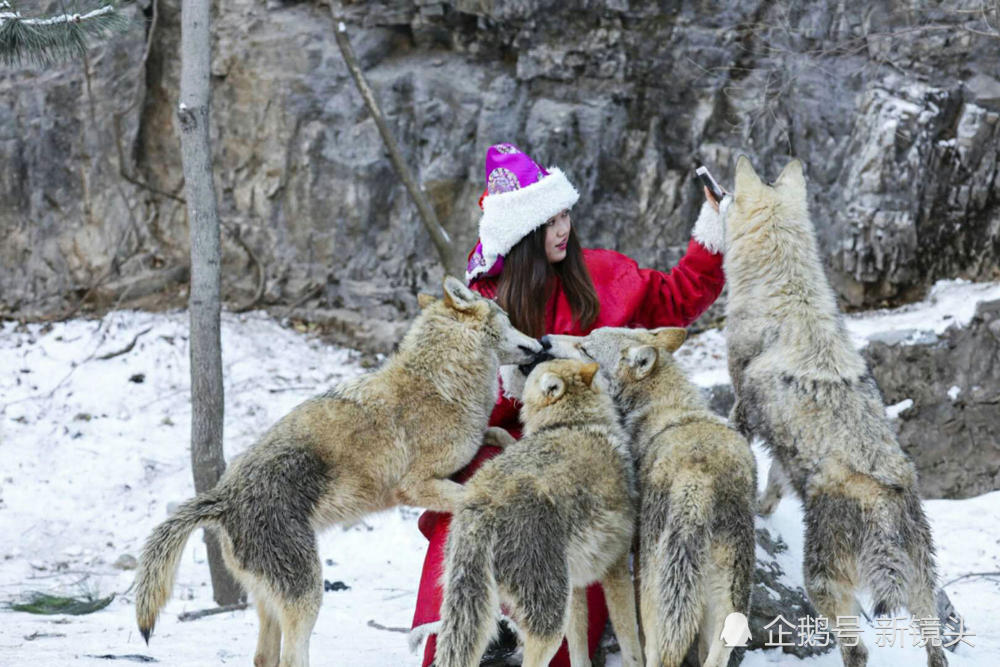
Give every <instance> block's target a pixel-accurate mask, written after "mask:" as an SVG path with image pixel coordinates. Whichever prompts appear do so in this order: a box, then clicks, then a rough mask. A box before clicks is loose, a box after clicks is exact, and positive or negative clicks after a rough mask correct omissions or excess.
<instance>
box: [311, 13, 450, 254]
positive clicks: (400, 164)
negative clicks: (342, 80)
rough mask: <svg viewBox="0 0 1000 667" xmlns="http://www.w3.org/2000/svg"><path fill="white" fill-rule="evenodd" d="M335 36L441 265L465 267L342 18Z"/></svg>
mask: <svg viewBox="0 0 1000 667" xmlns="http://www.w3.org/2000/svg"><path fill="white" fill-rule="evenodd" d="M333 7H334V5H333V4H331V5H330V8H331V10H333ZM334 19H336V15H334ZM334 36H335V37H336V38H337V46H339V47H340V53H341V54H342V55H343V56H344V62H345V63H346V64H347V69H348V70H349V71H350V73H351V76H352V77H353V78H354V83H355V84H357V86H358V92H360V93H361V97H362V98H363V99H364V101H365V104H366V105H367V107H368V111H369V112H370V113H371V115H372V118H374V119H375V125H376V126H377V127H378V131H379V134H381V135H382V141H383V142H384V143H385V147H386V149H387V150H388V151H389V158H390V159H391V160H392V164H393V166H394V167H395V168H396V173H397V174H398V175H399V177H400V179H402V181H403V184H404V185H405V186H406V189H407V191H408V192H409V193H410V196H411V197H412V198H413V201H414V203H415V204H416V205H417V211H418V212H419V213H420V219H421V220H422V221H423V223H424V228H425V229H426V230H427V233H428V234H430V236H431V241H433V242H434V247H435V248H437V252H438V258H439V260H440V261H441V265H442V266H444V268H445V271H448V272H453V271H456V270H458V269H464V267H461V266H460V265H459V264H460V263H459V261H458V260H457V258H456V255H455V247H454V244H453V243H452V242H451V239H450V238H449V237H448V232H446V231H445V230H444V228H443V227H442V226H441V223H440V222H438V219H437V214H436V213H435V212H434V207H433V206H432V205H431V203H430V201H429V200H428V199H427V194H426V193H425V192H424V190H423V188H422V187H421V186H419V185H418V184H417V181H416V179H415V178H414V177H413V173H412V172H411V171H410V168H409V167H408V166H407V165H406V162H405V161H404V160H403V155H402V153H401V152H400V150H399V145H398V144H397V143H396V139H395V137H393V136H392V132H391V131H390V130H389V125H388V124H387V123H386V122H385V115H384V114H383V113H382V109H381V108H380V107H379V104H378V100H376V99H375V92H374V91H373V90H372V88H371V86H369V85H368V81H367V80H365V75H364V73H363V72H362V71H361V67H360V66H359V65H358V59H357V57H356V56H355V55H354V49H353V48H352V47H351V40H350V39H348V37H347V28H346V27H345V26H344V24H343V23H342V22H338V24H337V29H336V30H335V31H334Z"/></svg>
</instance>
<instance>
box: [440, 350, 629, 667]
mask: <svg viewBox="0 0 1000 667" xmlns="http://www.w3.org/2000/svg"><path fill="white" fill-rule="evenodd" d="M597 370H598V366H597V364H595V363H582V362H579V361H574V360H566V359H562V360H553V361H546V362H544V363H541V364H539V365H538V366H536V367H535V369H534V370H533V371H532V372H531V374H530V375H529V376H528V378H527V380H526V383H525V388H524V393H523V401H524V407H523V408H522V409H521V419H522V421H523V422H524V425H525V428H524V437H523V438H522V439H521V440H519V441H517V442H516V443H514V444H510V445H509V446H508V447H507V448H506V449H505V450H504V451H503V453H501V454H500V455H499V456H497V457H495V458H493V459H490V460H489V461H488V462H486V463H485V464H484V465H483V467H482V468H480V469H479V470H478V471H477V472H476V474H475V476H473V477H472V479H471V480H469V482H468V483H467V484H466V486H465V489H466V497H465V501H464V502H463V503H462V506H461V508H460V509H459V510H458V511H457V512H456V513H455V515H454V518H453V523H452V526H451V532H450V534H449V536H448V543H447V546H446V548H445V568H444V574H443V576H442V583H443V585H444V600H443V604H442V612H441V631H440V633H439V634H438V645H437V655H436V658H435V664H436V665H437V667H475V666H477V665H478V664H479V659H480V656H481V655H482V654H483V651H484V650H485V649H486V646H487V644H488V642H489V640H490V638H491V634H492V633H493V631H494V629H495V627H496V614H497V611H498V609H499V607H500V602H501V601H503V602H505V603H506V604H507V605H508V608H509V609H510V610H511V612H512V614H511V615H512V617H513V618H514V619H515V620H516V622H517V623H518V626H519V629H520V630H521V633H522V635H523V637H524V662H523V664H524V667H544V666H545V665H548V664H549V661H550V660H551V659H552V656H553V655H555V653H556V650H557V649H558V648H559V645H560V644H561V643H562V638H563V636H564V635H565V636H566V637H567V640H568V643H569V648H570V660H571V662H572V664H573V665H574V667H578V666H581V665H583V666H586V665H589V664H590V658H589V654H588V651H587V600H586V595H585V592H584V587H586V586H587V585H588V584H591V583H593V582H594V581H600V582H601V583H602V585H603V586H604V591H605V596H606V598H607V602H608V610H609V612H610V615H611V622H612V623H613V625H614V628H615V631H616V633H617V634H618V639H619V642H620V644H621V646H622V659H623V664H624V665H626V666H627V667H636V666H639V665H641V664H642V656H641V654H640V649H639V639H638V627H637V622H636V613H635V592H634V590H633V588H632V581H631V576H630V574H629V569H628V553H629V548H630V546H631V544H632V536H633V530H634V523H635V512H636V505H635V503H636V492H635V483H634V473H633V462H632V458H631V455H630V454H629V450H628V443H627V442H626V439H625V435H624V433H623V432H622V429H621V427H620V426H619V424H618V421H617V417H616V412H615V408H614V405H613V403H612V402H611V399H610V397H608V395H607V394H606V393H604V392H603V391H602V390H601V389H599V388H598V386H597V385H596V384H595V383H594V382H593V378H594V375H595V373H596V372H597Z"/></svg>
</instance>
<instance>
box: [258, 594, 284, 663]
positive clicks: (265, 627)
mask: <svg viewBox="0 0 1000 667" xmlns="http://www.w3.org/2000/svg"><path fill="white" fill-rule="evenodd" d="M256 607H257V618H258V619H259V621H260V629H259V630H258V632H257V650H256V651H254V656H253V667H278V659H279V658H280V656H281V624H280V623H279V621H278V617H277V616H276V615H275V614H274V611H273V610H272V609H270V608H269V604H268V603H267V602H266V601H265V600H257V601H256Z"/></svg>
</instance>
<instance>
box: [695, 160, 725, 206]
mask: <svg viewBox="0 0 1000 667" xmlns="http://www.w3.org/2000/svg"><path fill="white" fill-rule="evenodd" d="M694 173H695V174H696V175H697V176H698V178H699V179H700V180H701V182H702V185H704V186H705V187H706V188H708V191H709V192H711V193H712V197H713V198H714V199H715V202H716V203H719V202H721V201H722V198H723V197H725V196H726V191H725V190H723V189H722V186H720V185H719V183H718V182H717V181H716V180H715V179H714V178H712V174H711V173H709V171H708V167H706V166H704V165H702V166H700V167H698V168H697V169H695V171H694Z"/></svg>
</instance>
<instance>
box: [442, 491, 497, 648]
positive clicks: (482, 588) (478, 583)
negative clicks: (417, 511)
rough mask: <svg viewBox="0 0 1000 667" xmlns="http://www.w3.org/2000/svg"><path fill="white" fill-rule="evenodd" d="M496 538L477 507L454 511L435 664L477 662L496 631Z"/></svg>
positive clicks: (447, 552) (449, 536)
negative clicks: (494, 558)
mask: <svg viewBox="0 0 1000 667" xmlns="http://www.w3.org/2000/svg"><path fill="white" fill-rule="evenodd" d="M494 541H495V534H494V531H493V529H492V528H491V526H490V525H489V522H488V521H486V520H485V518H484V517H483V515H482V514H481V513H480V512H479V511H477V510H474V509H472V508H466V509H463V510H461V511H460V512H459V513H458V514H456V515H455V522H454V523H453V524H452V526H451V532H450V534H449V535H448V545H447V546H446V547H445V566H444V576H443V577H442V579H443V582H444V601H443V603H442V605H441V633H440V635H438V642H437V651H436V656H435V659H434V664H435V665H436V666H437V667H470V666H473V667H474V666H477V665H479V659H480V657H481V656H482V655H483V652H485V651H486V647H487V645H488V644H489V642H490V639H491V638H492V635H493V633H494V632H495V631H496V627H497V624H496V616H497V612H498V611H499V609H500V598H499V594H498V592H497V582H496V576H495V574H494V569H493V547H494Z"/></svg>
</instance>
